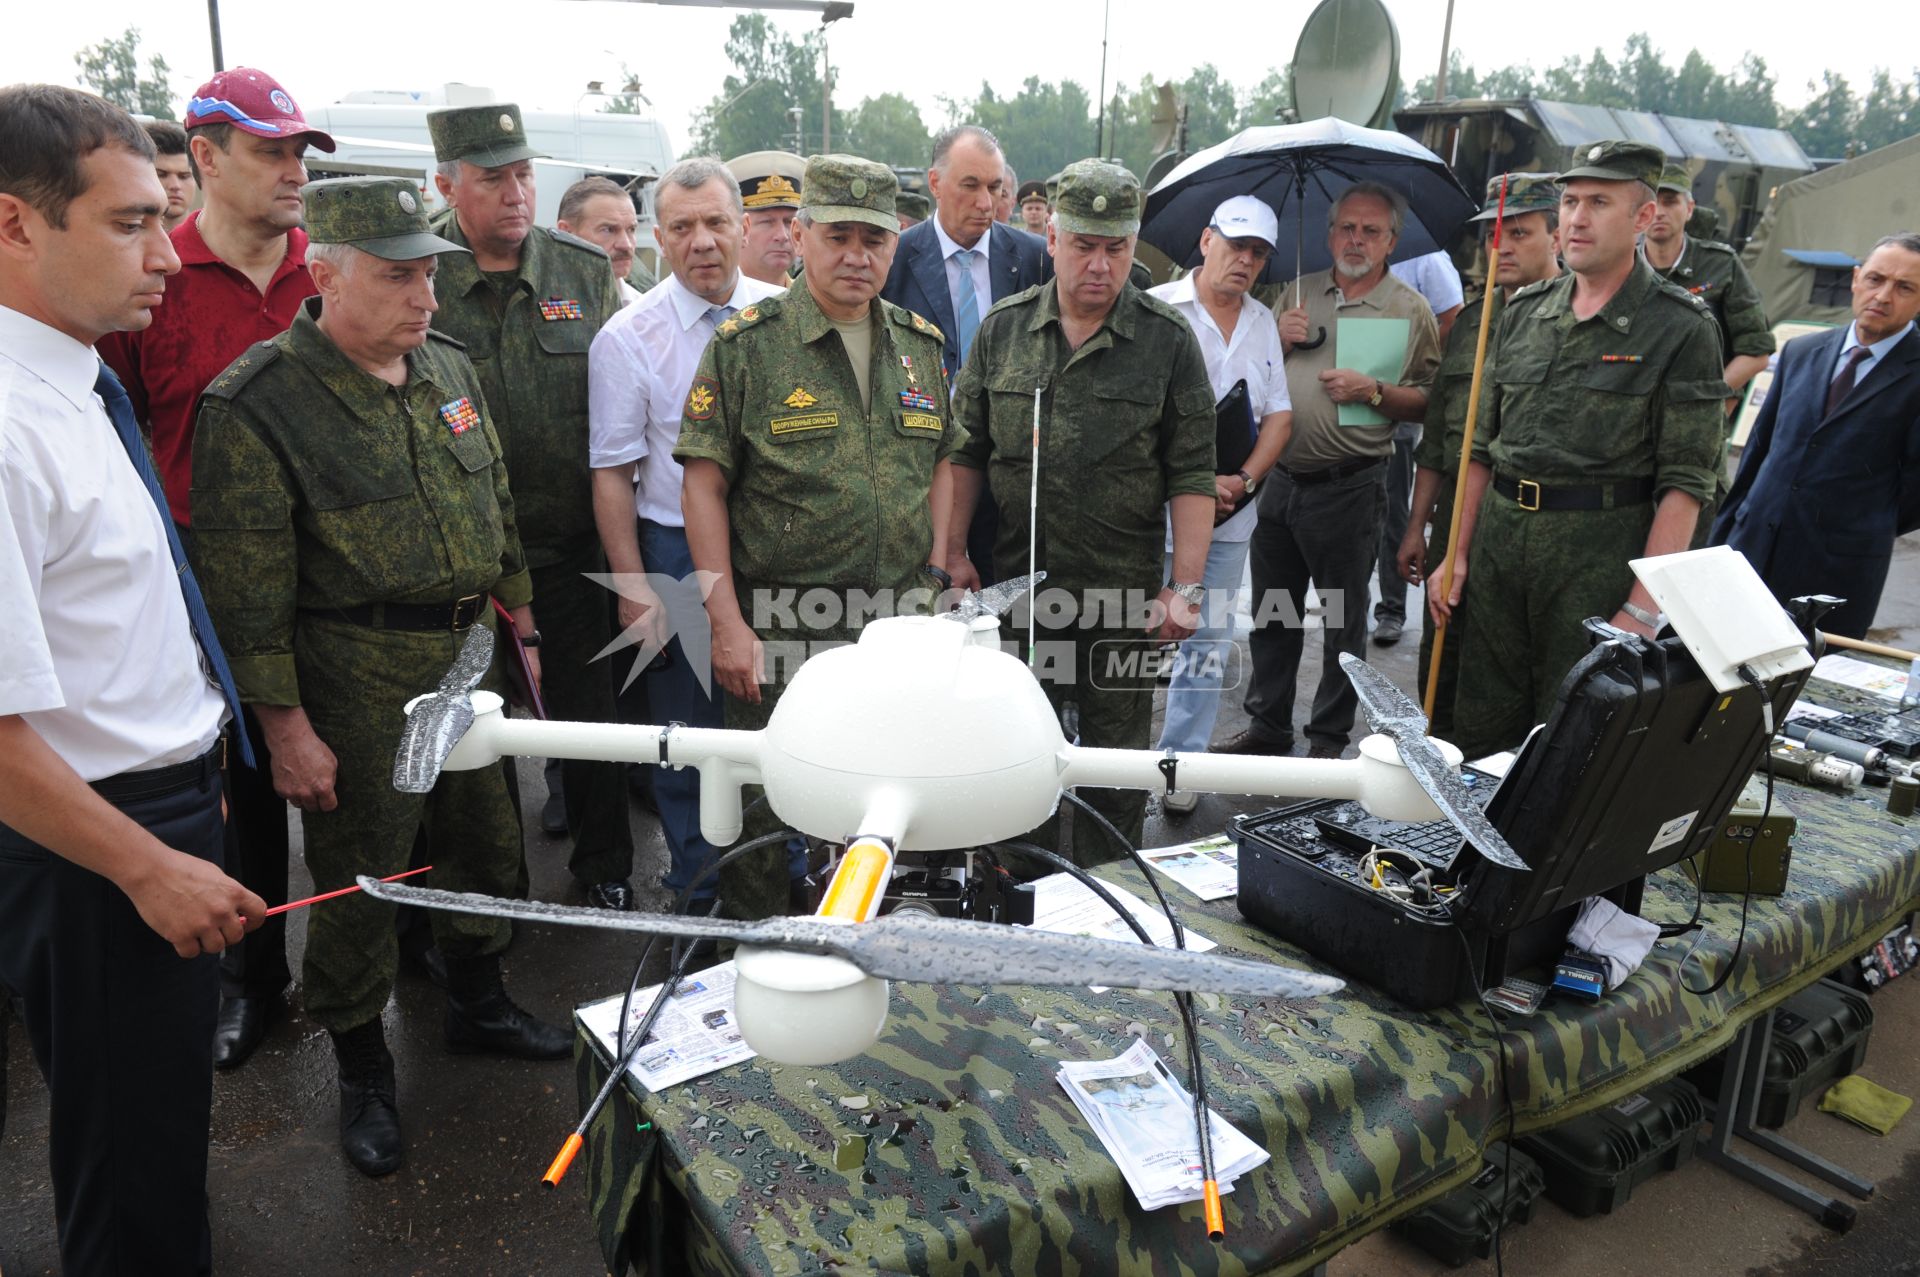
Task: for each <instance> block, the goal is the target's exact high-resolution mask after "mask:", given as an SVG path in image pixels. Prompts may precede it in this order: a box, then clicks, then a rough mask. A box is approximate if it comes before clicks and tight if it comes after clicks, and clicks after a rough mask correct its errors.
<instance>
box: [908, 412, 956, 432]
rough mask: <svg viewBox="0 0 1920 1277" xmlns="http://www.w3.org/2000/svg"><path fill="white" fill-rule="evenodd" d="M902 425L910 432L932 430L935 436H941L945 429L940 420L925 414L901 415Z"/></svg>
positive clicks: (909, 413)
mask: <svg viewBox="0 0 1920 1277" xmlns="http://www.w3.org/2000/svg"><path fill="white" fill-rule="evenodd" d="M900 424H901V425H902V426H905V427H906V428H907V429H908V430H930V431H932V432H933V433H934V434H940V433H942V432H943V431H944V429H945V427H943V426H942V425H941V424H940V418H938V417H936V416H933V415H932V414H930V413H925V412H905V413H901V414H900Z"/></svg>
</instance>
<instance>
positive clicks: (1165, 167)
mask: <svg viewBox="0 0 1920 1277" xmlns="http://www.w3.org/2000/svg"><path fill="white" fill-rule="evenodd" d="M1186 158H1187V157H1186V153H1185V152H1183V151H1162V152H1160V154H1158V155H1156V156H1154V159H1153V163H1151V164H1149V165H1147V178H1146V181H1145V182H1144V183H1142V185H1144V186H1145V187H1146V188H1147V189H1148V190H1152V189H1153V188H1154V187H1156V186H1158V185H1159V184H1160V179H1161V178H1163V177H1165V176H1166V175H1167V174H1169V173H1171V172H1173V170H1174V169H1176V168H1178V167H1179V166H1180V161H1181V160H1184V159H1186Z"/></svg>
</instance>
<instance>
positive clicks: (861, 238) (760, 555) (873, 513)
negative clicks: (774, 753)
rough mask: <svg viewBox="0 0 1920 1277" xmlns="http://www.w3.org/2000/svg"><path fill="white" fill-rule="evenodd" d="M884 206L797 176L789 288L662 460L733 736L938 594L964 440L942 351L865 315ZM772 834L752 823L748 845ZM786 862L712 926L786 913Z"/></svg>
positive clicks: (867, 173) (873, 294)
mask: <svg viewBox="0 0 1920 1277" xmlns="http://www.w3.org/2000/svg"><path fill="white" fill-rule="evenodd" d="M895 189H896V182H895V179H894V176H893V171H892V170H891V169H889V168H887V167H886V166H884V165H880V164H875V163H872V162H871V161H868V160H862V159H857V158H855V157H853V156H850V155H816V156H813V157H812V158H811V159H809V160H808V161H807V167H806V179H805V185H804V187H803V190H804V194H803V195H802V197H801V205H800V215H799V217H798V219H797V224H798V226H799V229H800V240H801V243H802V244H803V245H804V251H805V253H806V260H807V270H806V272H805V273H804V275H803V276H802V279H803V281H804V282H803V283H798V284H795V285H794V286H793V287H791V288H789V289H788V290H787V292H786V293H785V294H784V295H783V296H779V297H770V298H767V299H766V300H764V301H760V302H756V303H754V304H753V305H751V306H748V307H746V308H745V309H744V310H742V311H741V312H740V313H739V314H738V315H737V316H735V317H734V318H732V319H729V320H727V321H726V322H725V323H723V324H721V325H720V327H719V329H718V330H717V331H716V332H715V334H714V339H713V342H712V343H711V344H710V345H709V346H708V347H707V350H706V354H705V355H704V356H702V357H701V361H700V370H699V372H698V373H697V374H695V376H694V379H693V384H692V386H691V387H690V388H689V390H688V392H687V404H686V414H685V417H684V418H683V420H682V422H681V426H680V440H679V443H678V444H677V445H676V446H675V448H674V451H673V455H674V457H675V458H676V459H677V460H678V461H680V463H681V464H682V465H683V466H684V467H685V473H684V475H683V477H682V508H683V510H684V512H685V514H686V519H687V544H688V546H689V548H690V549H691V550H692V552H693V563H694V567H695V568H697V569H698V570H700V571H701V572H704V573H712V574H714V578H715V579H714V584H713V588H712V591H711V593H710V594H709V595H708V597H707V614H708V616H709V617H710V618H711V620H712V623H713V672H714V677H715V678H716V679H717V680H718V681H719V683H720V685H721V686H722V687H723V688H725V689H726V691H727V726H728V727H733V728H741V729H745V730H753V729H757V728H761V727H764V726H766V724H767V721H768V719H769V718H771V717H772V714H773V707H774V705H775V704H777V703H778V701H779V698H780V693H781V690H782V689H783V687H784V686H785V684H786V683H787V682H788V681H789V680H790V679H791V678H792V676H793V670H794V668H796V667H797V666H798V664H799V663H800V661H801V660H803V659H804V658H805V656H806V655H807V654H808V653H809V652H810V651H811V650H814V649H815V648H816V646H817V645H818V644H821V643H837V642H846V641H850V640H851V639H853V638H854V637H855V635H856V634H857V632H858V630H859V628H860V624H861V622H862V621H863V620H864V619H866V615H871V614H872V612H871V611H869V610H866V606H865V601H864V600H863V599H862V598H861V595H862V594H863V593H864V594H865V595H867V596H870V597H872V598H873V599H874V601H875V603H876V604H877V608H878V611H879V612H880V613H882V614H884V613H885V612H886V611H889V610H895V611H906V610H914V609H915V607H916V604H918V605H919V609H920V610H924V606H925V604H926V603H927V602H930V600H931V598H932V595H933V594H934V593H935V592H937V591H938V590H940V589H941V588H942V587H944V586H945V585H946V584H947V582H946V580H945V573H944V572H938V573H930V572H929V565H931V564H939V563H941V562H942V561H943V560H944V558H945V554H946V551H945V544H944V532H945V529H946V528H947V526H948V524H947V518H948V512H949V506H950V504H951V491H952V476H951V470H952V468H951V466H950V464H949V462H948V458H949V457H950V456H951V455H952V454H953V452H954V451H955V450H956V449H957V448H958V446H959V434H958V432H957V430H956V429H955V428H954V427H953V426H952V425H951V424H950V423H949V421H948V416H947V394H946V386H945V383H944V380H943V378H942V377H941V374H940V349H941V345H942V341H941V337H940V333H939V331H938V330H937V329H936V328H934V326H933V325H932V324H929V323H928V322H927V321H926V320H924V319H922V318H920V317H919V316H918V315H915V314H913V313H911V312H910V311H905V310H902V309H901V308H900V307H898V306H894V305H891V304H890V303H887V302H885V301H882V300H881V299H880V297H879V292H880V285H881V284H882V283H883V282H884V281H885V280H886V278H887V268H888V266H889V265H890V264H891V262H892V259H893V251H894V247H895V245H896V244H897V242H898V240H899V236H900V231H899V226H900V222H899V215H898V213H897V212H896V210H895V208H894V202H893V201H894V192H895ZM1209 478H1211V476H1209ZM816 609H819V610H816ZM863 611H864V612H865V614H864V615H863ZM809 617H814V618H820V617H824V620H823V622H822V623H819V624H810V623H809ZM778 827H779V822H778V820H777V819H774V818H771V817H768V818H763V819H758V820H749V821H748V822H747V825H746V829H745V832H744V834H743V837H746V838H752V837H755V836H757V835H758V834H760V833H764V832H768V831H770V830H772V829H776V828H778ZM782 862H783V854H782V852H781V850H780V848H778V847H771V846H770V847H766V848H763V849H762V850H761V851H760V852H758V853H756V854H754V855H752V856H748V857H747V858H745V859H744V860H741V861H737V862H735V863H734V864H733V865H730V866H728V867H727V868H726V869H723V870H722V871H721V873H720V897H721V900H722V901H723V907H724V909H725V911H726V912H727V913H730V914H732V915H733V916H735V917H741V918H762V917H766V916H768V915H770V914H774V913H780V912H784V911H785V910H786V909H787V908H788V905H789V893H788V874H787V873H786V872H785V871H784V869H783V867H782Z"/></svg>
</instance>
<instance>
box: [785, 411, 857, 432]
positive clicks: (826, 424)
mask: <svg viewBox="0 0 1920 1277" xmlns="http://www.w3.org/2000/svg"><path fill="white" fill-rule="evenodd" d="M769 424H770V426H771V428H772V430H773V433H774V434H776V435H790V434H798V433H799V432H801V431H803V430H831V429H833V428H834V427H835V426H837V425H839V424H840V414H839V413H837V412H803V413H801V414H799V415H798V416H795V417H775V418H773V420H772V421H771V422H770V423H769Z"/></svg>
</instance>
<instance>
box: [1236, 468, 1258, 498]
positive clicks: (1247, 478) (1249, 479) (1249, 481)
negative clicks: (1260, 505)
mask: <svg viewBox="0 0 1920 1277" xmlns="http://www.w3.org/2000/svg"><path fill="white" fill-rule="evenodd" d="M1234 474H1236V475H1238V476H1239V477H1240V482H1242V483H1244V484H1246V485H1247V495H1248V496H1252V495H1253V490H1254V489H1255V488H1257V487H1259V486H1260V481H1259V480H1258V479H1256V478H1254V477H1253V476H1252V475H1250V474H1248V473H1247V472H1246V471H1245V470H1235V471H1234Z"/></svg>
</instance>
